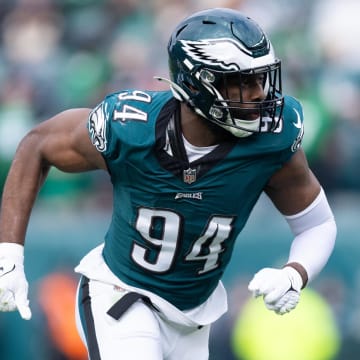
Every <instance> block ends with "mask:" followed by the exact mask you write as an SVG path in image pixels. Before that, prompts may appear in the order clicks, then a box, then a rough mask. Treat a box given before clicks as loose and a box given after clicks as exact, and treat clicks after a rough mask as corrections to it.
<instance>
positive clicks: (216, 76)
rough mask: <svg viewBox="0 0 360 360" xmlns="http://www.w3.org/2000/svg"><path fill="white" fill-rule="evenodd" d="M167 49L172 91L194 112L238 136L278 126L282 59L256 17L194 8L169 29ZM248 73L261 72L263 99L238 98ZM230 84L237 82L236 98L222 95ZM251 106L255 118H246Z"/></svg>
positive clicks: (219, 9) (256, 73)
mask: <svg viewBox="0 0 360 360" xmlns="http://www.w3.org/2000/svg"><path fill="white" fill-rule="evenodd" d="M168 54H169V71H170V86H171V89H172V91H173V94H174V96H175V97H176V98H177V99H178V100H180V101H185V102H187V103H188V104H189V105H190V107H191V108H192V109H193V110H194V111H195V112H196V113H197V114H199V115H201V116H202V117H204V118H206V119H208V120H210V121H212V122H213V123H215V124H217V125H219V126H221V127H223V128H224V129H226V130H228V131H230V132H231V133H232V134H233V135H235V136H237V137H245V136H249V135H251V134H252V133H256V132H273V131H276V130H279V122H280V121H279V119H281V115H282V109H283V102H284V100H283V96H282V89H281V62H280V60H279V59H277V58H276V57H275V55H274V51H273V48H272V45H271V43H270V41H269V39H268V38H267V36H266V35H265V33H264V32H263V31H262V29H261V28H260V27H259V25H258V24H257V23H256V22H255V21H253V20H252V19H250V18H249V17H247V16H244V15H243V14H241V13H240V12H238V11H235V10H230V9H222V8H215V9H210V10H204V11H200V12H197V13H195V14H193V15H191V16H189V17H188V18H186V19H185V20H183V21H182V22H180V24H179V25H178V26H177V27H176V29H175V30H174V31H173V33H172V35H171V37H170V41H169V44H168ZM249 75H250V76H251V75H255V76H260V79H262V80H261V81H262V86H263V91H264V94H265V99H257V100H256V101H245V100H243V97H242V95H241V94H242V92H241V84H243V83H244V81H246V78H247V77H249ZM234 79H235V81H234ZM229 83H231V84H232V86H233V84H234V83H235V84H236V86H239V91H240V92H239V94H240V99H239V100H236V101H234V100H230V97H228V96H227V95H228V92H227V91H226V88H227V86H228V85H227V84H229ZM224 89H225V91H224ZM255 110H256V114H258V115H256V119H254V118H253V117H252V118H251V117H247V115H246V114H247V113H252V114H254V111H255Z"/></svg>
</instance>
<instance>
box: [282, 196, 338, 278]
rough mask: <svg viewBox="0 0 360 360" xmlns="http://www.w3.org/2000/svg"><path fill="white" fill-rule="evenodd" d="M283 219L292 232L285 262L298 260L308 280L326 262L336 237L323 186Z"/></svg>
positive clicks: (334, 225) (296, 261) (332, 216)
mask: <svg viewBox="0 0 360 360" xmlns="http://www.w3.org/2000/svg"><path fill="white" fill-rule="evenodd" d="M285 219H286V220H287V222H288V224H289V226H290V228H291V230H292V232H293V234H294V235H295V238H294V240H293V242H292V244H291V248H290V254H289V259H288V262H289V263H293V262H295V263H299V264H301V265H302V266H303V267H304V268H305V270H306V272H307V276H308V279H309V281H310V280H312V279H313V278H314V277H315V276H316V275H317V274H318V273H319V272H320V271H321V270H322V269H323V267H324V266H325V265H326V263H327V261H328V259H329V257H330V255H331V253H332V251H333V249H334V245H335V239H336V232H337V229H336V223H335V219H334V215H333V213H332V211H331V208H330V206H329V203H328V201H327V198H326V195H325V192H324V190H323V189H321V191H320V193H319V195H318V196H317V197H316V199H315V200H314V201H313V202H312V203H311V204H310V205H309V206H308V207H307V208H306V209H304V210H303V211H301V212H299V213H298V214H295V215H291V216H285Z"/></svg>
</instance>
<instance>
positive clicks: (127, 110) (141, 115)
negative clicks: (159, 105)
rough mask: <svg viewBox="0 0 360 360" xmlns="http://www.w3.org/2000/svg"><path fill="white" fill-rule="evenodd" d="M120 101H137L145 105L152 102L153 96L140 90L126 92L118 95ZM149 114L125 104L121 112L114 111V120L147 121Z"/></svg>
mask: <svg viewBox="0 0 360 360" xmlns="http://www.w3.org/2000/svg"><path fill="white" fill-rule="evenodd" d="M118 99H119V100H135V101H140V102H145V103H150V102H151V96H150V95H149V94H148V93H146V92H144V91H140V90H134V91H130V92H128V91H125V92H122V93H120V94H119V95H118ZM147 116H148V115H147V113H146V112H145V111H142V110H140V109H139V108H137V107H135V106H132V105H128V104H123V105H122V108H121V110H120V111H119V110H115V111H114V120H120V121H126V120H138V121H147Z"/></svg>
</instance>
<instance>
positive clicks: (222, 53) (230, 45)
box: [180, 38, 251, 70]
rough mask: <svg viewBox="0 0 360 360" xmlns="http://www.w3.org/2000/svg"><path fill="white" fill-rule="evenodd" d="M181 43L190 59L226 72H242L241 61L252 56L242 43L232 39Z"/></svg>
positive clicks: (183, 41)
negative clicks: (218, 67) (217, 67)
mask: <svg viewBox="0 0 360 360" xmlns="http://www.w3.org/2000/svg"><path fill="white" fill-rule="evenodd" d="M180 41H181V43H182V45H183V46H182V48H183V50H184V51H185V53H186V54H187V55H188V56H189V57H190V58H192V59H194V60H195V61H198V62H201V63H203V64H206V65H212V66H220V67H221V68H222V69H224V70H240V68H241V67H242V66H241V64H240V60H241V59H244V57H248V56H249V55H250V54H251V53H250V52H249V51H248V50H247V49H246V48H245V47H243V46H242V45H241V43H240V42H235V41H234V40H232V39H226V38H225V39H209V40H200V41H190V40H180Z"/></svg>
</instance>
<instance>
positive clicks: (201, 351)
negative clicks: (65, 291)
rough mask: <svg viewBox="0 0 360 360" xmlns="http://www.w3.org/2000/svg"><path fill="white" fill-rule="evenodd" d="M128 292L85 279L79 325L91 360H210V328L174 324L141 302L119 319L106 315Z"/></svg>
mask: <svg viewBox="0 0 360 360" xmlns="http://www.w3.org/2000/svg"><path fill="white" fill-rule="evenodd" d="M127 293H128V292H127V291H125V290H123V289H120V288H119V287H118V286H114V285H110V284H105V283H102V282H99V281H94V280H89V279H87V278H86V277H84V276H83V277H82V278H81V281H80V284H79V288H78V296H77V300H78V306H77V307H76V322H77V326H78V330H79V333H80V336H81V337H82V339H83V341H84V343H85V345H86V347H87V349H88V353H89V359H90V360H100V359H101V360H194V359H196V360H207V359H208V357H209V351H208V342H209V332H210V325H207V326H203V327H201V328H197V327H188V326H184V325H179V324H174V323H171V322H169V321H167V320H165V319H163V318H162V317H161V316H160V315H159V313H158V312H157V311H156V310H155V309H153V308H152V307H151V305H148V304H146V303H145V302H144V301H143V300H141V299H139V300H137V301H136V302H134V303H133V304H132V305H130V306H129V308H128V309H127V310H126V311H125V312H124V313H123V314H122V315H121V316H120V318H119V319H118V320H116V319H115V318H114V317H112V316H111V315H109V314H108V313H107V312H108V310H109V309H110V308H112V307H113V305H114V304H115V303H117V301H118V300H120V299H121V298H123V296H124V295H126V294H127Z"/></svg>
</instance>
